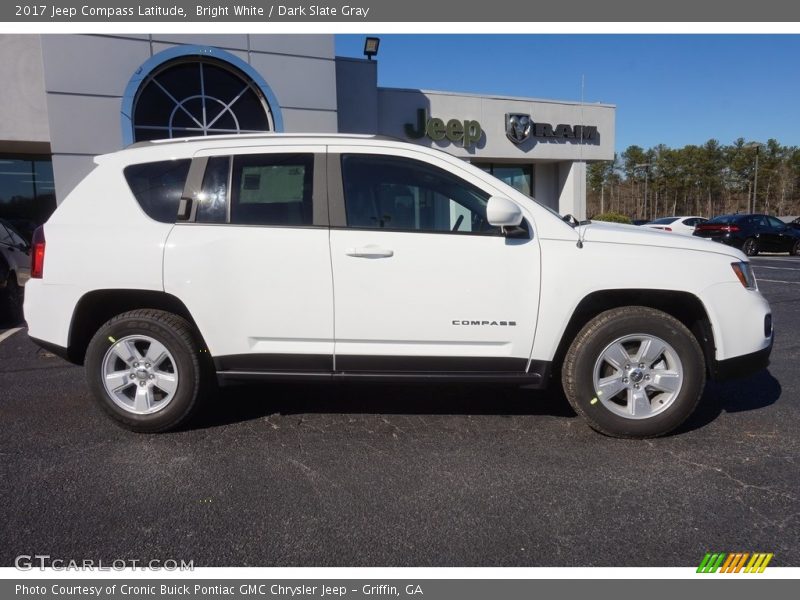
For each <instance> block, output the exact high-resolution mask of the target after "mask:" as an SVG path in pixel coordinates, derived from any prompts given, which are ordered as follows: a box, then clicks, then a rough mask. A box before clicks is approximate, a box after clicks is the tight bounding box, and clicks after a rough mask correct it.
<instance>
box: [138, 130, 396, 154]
mask: <svg viewBox="0 0 800 600" xmlns="http://www.w3.org/2000/svg"><path fill="white" fill-rule="evenodd" d="M319 137H329V138H342V139H359V140H364V139H367V140H383V141H387V142H403V141H405V140H401V139H399V138H395V137H392V136H388V135H378V134H362V133H275V132H270V131H265V132H264V133H229V134H222V135H197V136H191V137H180V138H164V139H159V140H145V141H143V142H134V143H133V144H130V145H128V146H126V147H125V149H126V150H127V149H129V148H146V147H149V146H160V145H162V144H182V143H187V142H199V141H203V140H208V141H216V140H220V141H224V140H239V139H264V138H266V139H270V138H272V139H275V138H291V139H302V138H319Z"/></svg>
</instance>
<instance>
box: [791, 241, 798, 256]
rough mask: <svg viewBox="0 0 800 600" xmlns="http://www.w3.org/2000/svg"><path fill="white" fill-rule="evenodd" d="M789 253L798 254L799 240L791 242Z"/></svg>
mask: <svg viewBox="0 0 800 600" xmlns="http://www.w3.org/2000/svg"><path fill="white" fill-rule="evenodd" d="M789 254H791V255H792V256H797V255H798V254H800V240H795V242H794V244H792V247H791V248H790V249H789Z"/></svg>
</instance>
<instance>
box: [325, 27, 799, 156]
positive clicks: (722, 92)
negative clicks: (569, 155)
mask: <svg viewBox="0 0 800 600" xmlns="http://www.w3.org/2000/svg"><path fill="white" fill-rule="evenodd" d="M378 37H380V38H381V45H380V52H379V54H378V56H377V60H378V84H379V85H381V86H385V87H404V88H419V89H429V90H447V91H455V92H471V93H477V94H489V93H491V94H499V95H509V96H527V97H533V98H547V99H556V100H580V99H581V79H582V78H583V80H584V88H583V99H584V101H586V102H603V103H608V104H615V105H616V106H617V122H616V150H617V151H618V152H622V151H623V150H624V149H625V148H627V147H628V146H630V145H633V144H635V145H639V146H642V147H644V148H648V147H652V146H655V145H657V144H666V145H667V146H670V147H673V148H677V147H682V146H685V145H687V144H703V143H705V142H706V141H708V140H709V139H712V138H713V139H716V140H718V141H719V142H720V143H722V144H729V143H732V142H733V141H734V140H736V139H737V138H739V137H742V138H744V139H745V140H746V141H759V142H765V141H766V140H768V139H769V138H775V139H776V140H778V141H779V142H780V143H781V144H784V145H792V146H800V35H778V34H774V35H613V34H609V35H588V34H584V35H534V34H531V35H379V36H378ZM364 38H365V35H337V36H336V54H337V56H351V57H359V58H363V48H364Z"/></svg>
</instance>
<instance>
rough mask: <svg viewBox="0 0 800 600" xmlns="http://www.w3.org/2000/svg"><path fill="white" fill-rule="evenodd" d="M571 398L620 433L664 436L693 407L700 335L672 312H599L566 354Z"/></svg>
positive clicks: (700, 381) (594, 422)
mask: <svg viewBox="0 0 800 600" xmlns="http://www.w3.org/2000/svg"><path fill="white" fill-rule="evenodd" d="M562 382H563V385H564V391H565V393H566V396H567V399H568V400H569V402H570V404H571V405H572V407H573V408H574V409H575V411H576V412H577V413H578V414H580V415H581V416H583V417H584V418H585V419H586V420H587V421H588V423H589V425H590V426H591V427H592V428H594V429H596V430H597V431H600V432H601V433H605V434H606V435H611V436H615V437H631V438H646V437H655V436H659V435H664V434H666V433H668V432H669V431H672V430H673V429H674V428H676V427H678V426H679V425H680V424H681V423H683V422H684V421H685V420H686V419H687V418H688V417H689V415H691V413H692V412H693V411H694V409H695V407H696V406H697V402H698V401H699V399H700V395H701V394H702V392H703V386H704V385H705V362H704V358H703V352H702V350H701V349H700V346H699V344H698V343H697V340H696V339H695V337H694V335H692V333H691V332H690V331H689V330H688V329H687V328H686V327H685V326H684V325H683V324H682V323H681V322H680V321H678V320H677V319H675V318H673V317H672V316H670V315H668V314H666V313H664V312H661V311H658V310H655V309H652V308H647V307H643V306H633V307H625V308H617V309H612V310H609V311H606V312H604V313H601V314H600V315H598V316H597V317H595V318H594V319H592V320H591V321H590V322H589V323H587V324H586V326H584V328H583V329H582V330H581V332H580V333H579V334H578V336H577V337H576V338H575V340H574V341H573V343H572V345H571V346H570V349H569V351H568V352H567V356H566V358H565V360H564V367H563V370H562Z"/></svg>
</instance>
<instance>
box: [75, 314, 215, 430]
mask: <svg viewBox="0 0 800 600" xmlns="http://www.w3.org/2000/svg"><path fill="white" fill-rule="evenodd" d="M130 336H134V338H132V339H135V336H146V337H148V338H152V339H153V340H156V341H157V342H159V343H160V344H162V345H163V346H164V347H165V348H166V350H167V351H168V352H169V353H170V354H171V358H173V359H174V363H175V364H174V370H175V372H176V374H177V387H176V388H175V390H174V395H173V396H172V398H171V399H170V401H169V402H168V403H166V406H164V407H163V409H158V410H157V411H156V412H153V413H151V414H134V413H133V412H131V411H129V410H126V409H124V408H122V407H121V406H119V405H118V404H117V403H116V402H115V401H114V399H113V398H112V396H111V395H110V394H109V392H107V391H106V389H105V386H104V382H103V379H104V376H105V375H104V359H105V357H106V353H107V352H109V350H110V348H111V347H112V346H113V345H114V344H115V343H116V342H117V341H118V340H122V339H124V338H127V337H130ZM198 342H199V340H198V338H197V336H196V334H195V331H194V329H193V327H192V326H191V325H190V324H189V323H188V322H187V321H186V320H185V319H183V318H182V317H179V316H177V315H174V314H172V313H168V312H164V311H161V310H155V309H139V310H133V311H130V312H126V313H123V314H121V315H118V316H116V317H114V318H113V319H111V320H110V321H108V322H106V323H105V324H104V325H103V326H102V327H100V329H99V330H98V331H97V333H96V334H95V335H94V337H93V338H92V340H91V342H89V347H88V348H87V351H86V360H85V368H86V379H87V382H88V384H89V388H90V389H91V391H92V394H93V395H94V397H95V400H96V401H97V402H98V404H99V405H100V407H101V408H102V409H103V410H104V411H105V412H106V413H108V415H110V416H111V417H112V418H113V419H114V420H115V421H116V422H117V423H118V424H119V425H121V426H122V427H124V428H126V429H130V430H132V431H137V432H140V433H158V432H163V431H169V430H171V429H176V428H178V427H180V426H181V425H184V424H185V423H187V422H188V421H189V419H190V418H191V417H192V415H193V414H194V413H195V411H196V410H197V408H198V407H199V405H200V404H201V401H202V399H203V398H204V396H205V395H206V394H207V392H208V391H209V390H208V388H209V385H208V383H209V382H208V379H209V378H208V367H207V365H205V364H204V362H203V361H202V359H201V358H200V344H199V343H198ZM132 379H133V378H132ZM134 381H138V380H136V379H134ZM135 389H136V388H135V384H134V390H135Z"/></svg>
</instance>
